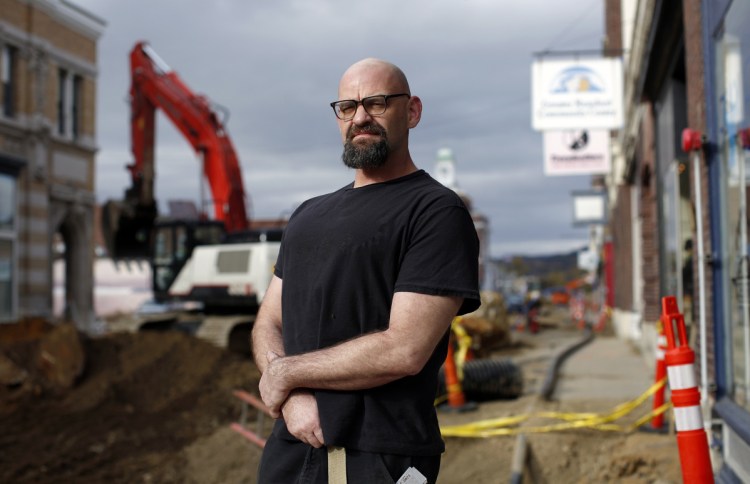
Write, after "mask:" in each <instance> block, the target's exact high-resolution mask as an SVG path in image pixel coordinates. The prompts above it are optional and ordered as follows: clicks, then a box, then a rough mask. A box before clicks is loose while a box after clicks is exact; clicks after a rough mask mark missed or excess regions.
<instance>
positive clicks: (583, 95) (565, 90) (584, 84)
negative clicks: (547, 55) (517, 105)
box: [531, 57, 623, 130]
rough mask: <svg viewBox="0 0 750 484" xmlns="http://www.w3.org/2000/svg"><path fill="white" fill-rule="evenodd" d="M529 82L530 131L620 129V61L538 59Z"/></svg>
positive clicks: (615, 59)
mask: <svg viewBox="0 0 750 484" xmlns="http://www.w3.org/2000/svg"><path fill="white" fill-rule="evenodd" d="M531 80H532V89H531V124H532V126H533V128H534V129H536V130H547V129H596V128H601V129H619V128H621V127H622V125H623V100H622V98H623V94H622V93H623V89H622V60H621V59H619V58H610V57H607V58H595V59H567V60H560V59H555V60H549V59H538V60H536V61H535V62H534V63H533V64H532V69H531Z"/></svg>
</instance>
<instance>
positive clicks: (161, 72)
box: [102, 42, 248, 258]
mask: <svg viewBox="0 0 750 484" xmlns="http://www.w3.org/2000/svg"><path fill="white" fill-rule="evenodd" d="M130 72H131V86H130V103H131V143H132V146H131V149H132V152H133V158H134V161H133V163H132V164H130V165H128V166H127V168H128V170H129V171H130V176H131V186H130V188H128V189H127V190H126V192H125V200H124V201H122V202H114V201H110V202H107V204H105V207H104V209H103V212H102V214H103V217H102V228H103V232H104V238H105V243H106V245H107V249H108V251H109V253H110V255H111V256H112V257H115V258H123V257H126V258H131V257H145V256H147V255H148V250H149V246H148V244H149V238H150V231H151V229H152V228H153V224H154V221H155V219H156V216H157V214H158V210H157V202H156V198H155V196H154V181H155V172H156V170H155V160H154V141H155V128H156V110H157V109H160V110H162V112H163V113H164V114H166V116H167V117H168V118H169V119H170V121H171V122H172V123H173V124H174V126H175V127H176V128H177V129H178V130H179V131H180V133H182V135H183V136H184V137H185V139H187V140H188V142H189V143H190V145H191V146H192V147H193V149H194V150H195V151H196V153H198V154H200V155H201V157H202V159H203V173H204V175H205V177H206V180H207V181H208V184H209V186H210V189H211V194H212V197H213V205H214V219H216V220H218V221H221V222H223V223H224V225H225V228H226V230H227V232H230V233H231V232H238V231H243V230H246V229H247V228H248V218H247V212H246V209H245V202H246V200H245V191H244V187H243V184H242V174H241V172H240V167H239V162H238V160H237V155H236V153H235V150H234V147H233V145H232V141H231V140H230V138H229V136H228V135H227V132H226V130H225V128H224V126H223V124H222V122H221V121H220V120H219V118H218V116H217V115H216V112H215V111H214V110H213V109H211V106H210V104H209V102H208V100H207V99H206V98H205V97H203V96H200V95H196V94H194V93H193V92H192V91H191V90H190V88H188V87H187V86H186V85H185V84H184V83H183V82H182V80H181V79H180V78H179V77H178V76H177V73H175V72H174V71H172V70H171V69H170V68H169V66H167V64H166V63H164V61H162V60H161V59H160V58H159V56H158V55H157V54H156V52H154V51H153V49H151V48H150V47H149V46H148V45H147V44H146V43H144V42H139V43H138V44H136V45H135V47H134V48H133V50H132V51H131V53H130Z"/></svg>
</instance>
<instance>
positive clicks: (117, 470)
mask: <svg viewBox="0 0 750 484" xmlns="http://www.w3.org/2000/svg"><path fill="white" fill-rule="evenodd" d="M81 340H82V345H83V349H84V353H85V355H86V365H85V369H84V372H83V374H82V375H81V377H80V379H79V380H78V383H77V384H76V385H75V386H74V387H73V388H70V389H69V390H68V391H66V392H64V393H50V392H46V391H44V390H43V389H42V390H41V391H40V390H39V389H38V387H37V391H26V390H25V388H26V387H25V386H13V385H11V386H5V387H3V388H2V389H1V390H0V428H1V429H2V432H1V433H0V482H15V483H23V482H35V483H41V482H111V483H117V482H123V483H124V482H128V483H132V482H186V479H184V478H183V477H182V476H183V473H184V468H185V467H186V466H187V465H188V464H187V462H186V459H187V457H186V453H185V452H183V449H186V448H188V447H189V446H190V445H191V444H193V443H195V442H196V441H199V440H200V438H203V437H206V436H210V435H212V434H214V433H215V432H216V431H217V430H218V429H222V428H225V427H226V426H227V425H228V424H229V423H230V422H231V421H232V420H234V419H235V418H236V417H237V415H238V413H239V404H238V403H237V402H236V401H235V399H234V397H232V395H231V391H232V390H233V389H235V388H246V389H252V388H257V382H258V378H259V375H258V372H257V370H256V369H255V366H254V365H252V363H251V362H250V361H249V360H248V359H243V358H241V357H239V356H236V355H234V354H232V353H229V352H226V351H223V350H221V349H219V348H215V347H213V346H211V345H210V344H208V343H206V342H203V341H201V340H197V339H195V338H192V337H190V336H187V335H185V334H181V333H139V334H115V335H110V336H106V337H100V338H95V339H92V338H83V337H82V338H81ZM34 344H38V343H35V342H34V341H23V340H21V341H15V342H12V343H7V342H5V343H3V345H4V347H5V350H6V351H5V353H6V355H8V356H9V357H10V358H11V359H13V363H15V364H17V365H18V366H19V367H21V368H23V367H28V366H30V364H31V362H30V361H23V358H24V357H25V358H27V359H28V360H32V359H33V358H34V356H33V355H35V354H36V352H35V349H34ZM232 437H235V438H236V439H237V441H238V442H240V441H241V440H242V439H241V438H240V437H239V436H236V435H233V436H232ZM240 445H242V444H240ZM194 452H195V450H194ZM248 475H249V474H248Z"/></svg>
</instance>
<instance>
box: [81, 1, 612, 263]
mask: <svg viewBox="0 0 750 484" xmlns="http://www.w3.org/2000/svg"><path fill="white" fill-rule="evenodd" d="M72 1H74V3H76V4H77V5H79V6H81V7H83V8H85V9H86V10H88V11H90V12H91V13H93V14H95V15H96V16H98V17H100V18H102V19H104V20H105V21H106V22H107V27H106V29H105V32H104V34H103V36H102V37H101V39H100V41H99V79H98V94H97V95H98V113H97V116H98V120H97V131H98V132H97V134H98V144H99V146H100V151H99V153H98V158H97V166H98V168H97V197H98V199H99V200H100V201H104V200H106V199H109V198H122V195H123V191H124V189H125V188H126V186H127V185H128V184H129V180H128V175H127V172H126V170H125V165H126V164H127V163H130V162H131V161H132V155H131V154H130V139H129V138H130V126H129V105H128V102H127V92H128V87H129V83H130V79H129V72H128V69H129V68H128V54H129V52H130V50H131V49H132V48H133V46H134V45H135V43H136V42H137V41H139V40H145V41H148V42H149V43H150V44H151V46H152V47H153V49H154V50H155V51H156V52H157V53H158V54H159V55H160V56H161V57H162V59H164V60H165V61H166V62H167V64H169V65H170V67H171V68H172V69H174V70H175V71H176V72H177V73H178V75H179V76H180V77H181V78H182V80H183V81H184V82H185V83H186V84H187V85H188V86H190V88H191V89H192V90H193V91H194V92H196V93H201V94H205V95H206V96H207V97H208V98H209V99H210V100H211V101H212V102H214V103H217V104H219V105H221V106H224V107H226V108H227V109H228V110H229V112H230V117H229V120H228V124H227V126H228V130H229V132H230V135H231V138H232V141H233V142H234V145H235V148H236V150H237V152H238V156H239V158H240V163H241V165H242V171H243V175H244V184H245V189H246V191H247V192H248V194H249V198H250V204H251V216H252V217H254V218H276V217H280V216H284V215H288V214H289V213H290V212H291V211H292V210H293V209H294V208H295V207H296V206H297V205H299V203H301V202H302V201H303V200H304V199H306V198H309V197H311V196H314V195H318V194H322V193H326V192H329V191H332V190H334V189H336V188H339V187H341V186H343V185H345V184H347V183H349V182H350V181H351V180H352V177H353V173H352V172H351V171H349V170H348V169H347V168H345V167H344V166H343V164H342V162H341V161H340V154H341V141H340V135H339V132H338V128H337V125H336V122H335V118H334V115H333V112H332V111H331V108H330V107H329V106H328V103H329V102H331V101H333V100H335V99H336V91H337V86H338V80H339V78H340V76H341V74H342V73H343V71H344V70H345V69H346V68H347V67H348V66H349V65H351V64H352V63H354V62H356V61H357V60H360V59H362V58H364V57H378V58H382V59H386V60H389V61H391V62H393V63H395V64H397V65H398V66H400V67H401V68H402V69H403V70H404V71H405V73H406V75H407V77H408V78H409V83H410V86H411V90H412V93H413V94H415V95H418V96H419V97H420V98H421V99H422V102H423V104H424V112H423V115H422V121H421V123H420V125H419V126H417V127H416V128H415V129H414V130H412V132H411V135H410V140H411V152H412V157H413V158H414V160H415V162H416V163H417V165H418V166H419V167H421V168H424V169H425V170H426V171H428V172H434V166H435V158H436V154H437V151H438V150H439V149H440V148H450V149H451V150H453V152H454V155H455V158H456V162H457V172H458V184H459V186H460V188H461V189H462V190H464V191H465V192H466V193H468V194H469V196H470V197H471V198H472V199H473V202H474V207H475V209H476V210H477V211H479V212H482V213H483V214H485V215H486V216H487V217H488V218H489V221H490V230H491V253H492V255H493V256H495V257H500V256H505V255H509V254H542V253H554V252H562V251H568V250H570V249H572V248H578V247H580V246H582V245H583V244H585V242H586V238H587V231H586V229H580V228H574V227H573V226H572V212H573V209H572V199H571V191H573V190H582V189H587V188H589V185H590V177H586V176H574V177H546V176H544V174H543V161H542V136H541V134H540V133H537V132H535V131H533V130H532V129H531V122H530V92H531V86H530V73H531V62H532V60H533V57H534V53H537V52H541V51H548V50H552V51H561V50H565V51H568V50H591V49H598V48H600V46H601V40H602V35H603V29H604V13H603V4H604V1H603V0H575V1H572V2H559V1H552V0H525V1H522V2H521V1H515V2H511V1H502V0H461V1H448V0H432V1H430V0H408V1H403V0H381V1H379V2H352V1H343V0H276V1H267V2H261V1H246V0H212V1H206V0H160V1H154V0H129V1H121V0H72ZM209 6H210V7H209ZM156 158H157V167H156V168H157V187H156V195H157V197H158V198H159V199H160V200H161V201H166V200H168V199H186V198H188V199H193V200H195V201H196V202H197V201H198V200H199V199H200V193H201V187H200V181H199V180H200V165H199V160H198V158H197V157H196V155H195V153H194V152H193V151H192V149H191V147H190V145H189V144H188V143H187V142H186V141H185V140H184V139H183V138H182V137H181V135H180V134H179V132H178V131H177V130H176V129H175V128H174V127H172V126H171V124H170V123H169V122H168V120H167V119H166V117H165V116H164V115H162V114H159V115H158V126H157V148H156ZM204 192H205V193H206V194H208V192H209V191H208V189H207V188H205V189H204Z"/></svg>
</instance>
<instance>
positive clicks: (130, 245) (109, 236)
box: [101, 200, 157, 259]
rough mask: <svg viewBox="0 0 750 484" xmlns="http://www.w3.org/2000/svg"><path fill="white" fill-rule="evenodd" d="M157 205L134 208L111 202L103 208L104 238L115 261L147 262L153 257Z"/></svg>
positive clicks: (131, 205) (126, 204)
mask: <svg viewBox="0 0 750 484" xmlns="http://www.w3.org/2000/svg"><path fill="white" fill-rule="evenodd" d="M156 216H157V210H156V205H151V206H144V205H134V204H129V203H127V202H122V201H118V200H109V201H107V203H105V204H104V206H103V207H102V220H101V222H102V235H103V237H104V245H105V246H106V247H107V252H108V254H109V256H110V257H112V258H113V259H146V258H148V257H149V256H150V241H151V232H152V230H153V227H154V220H155V219H156Z"/></svg>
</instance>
